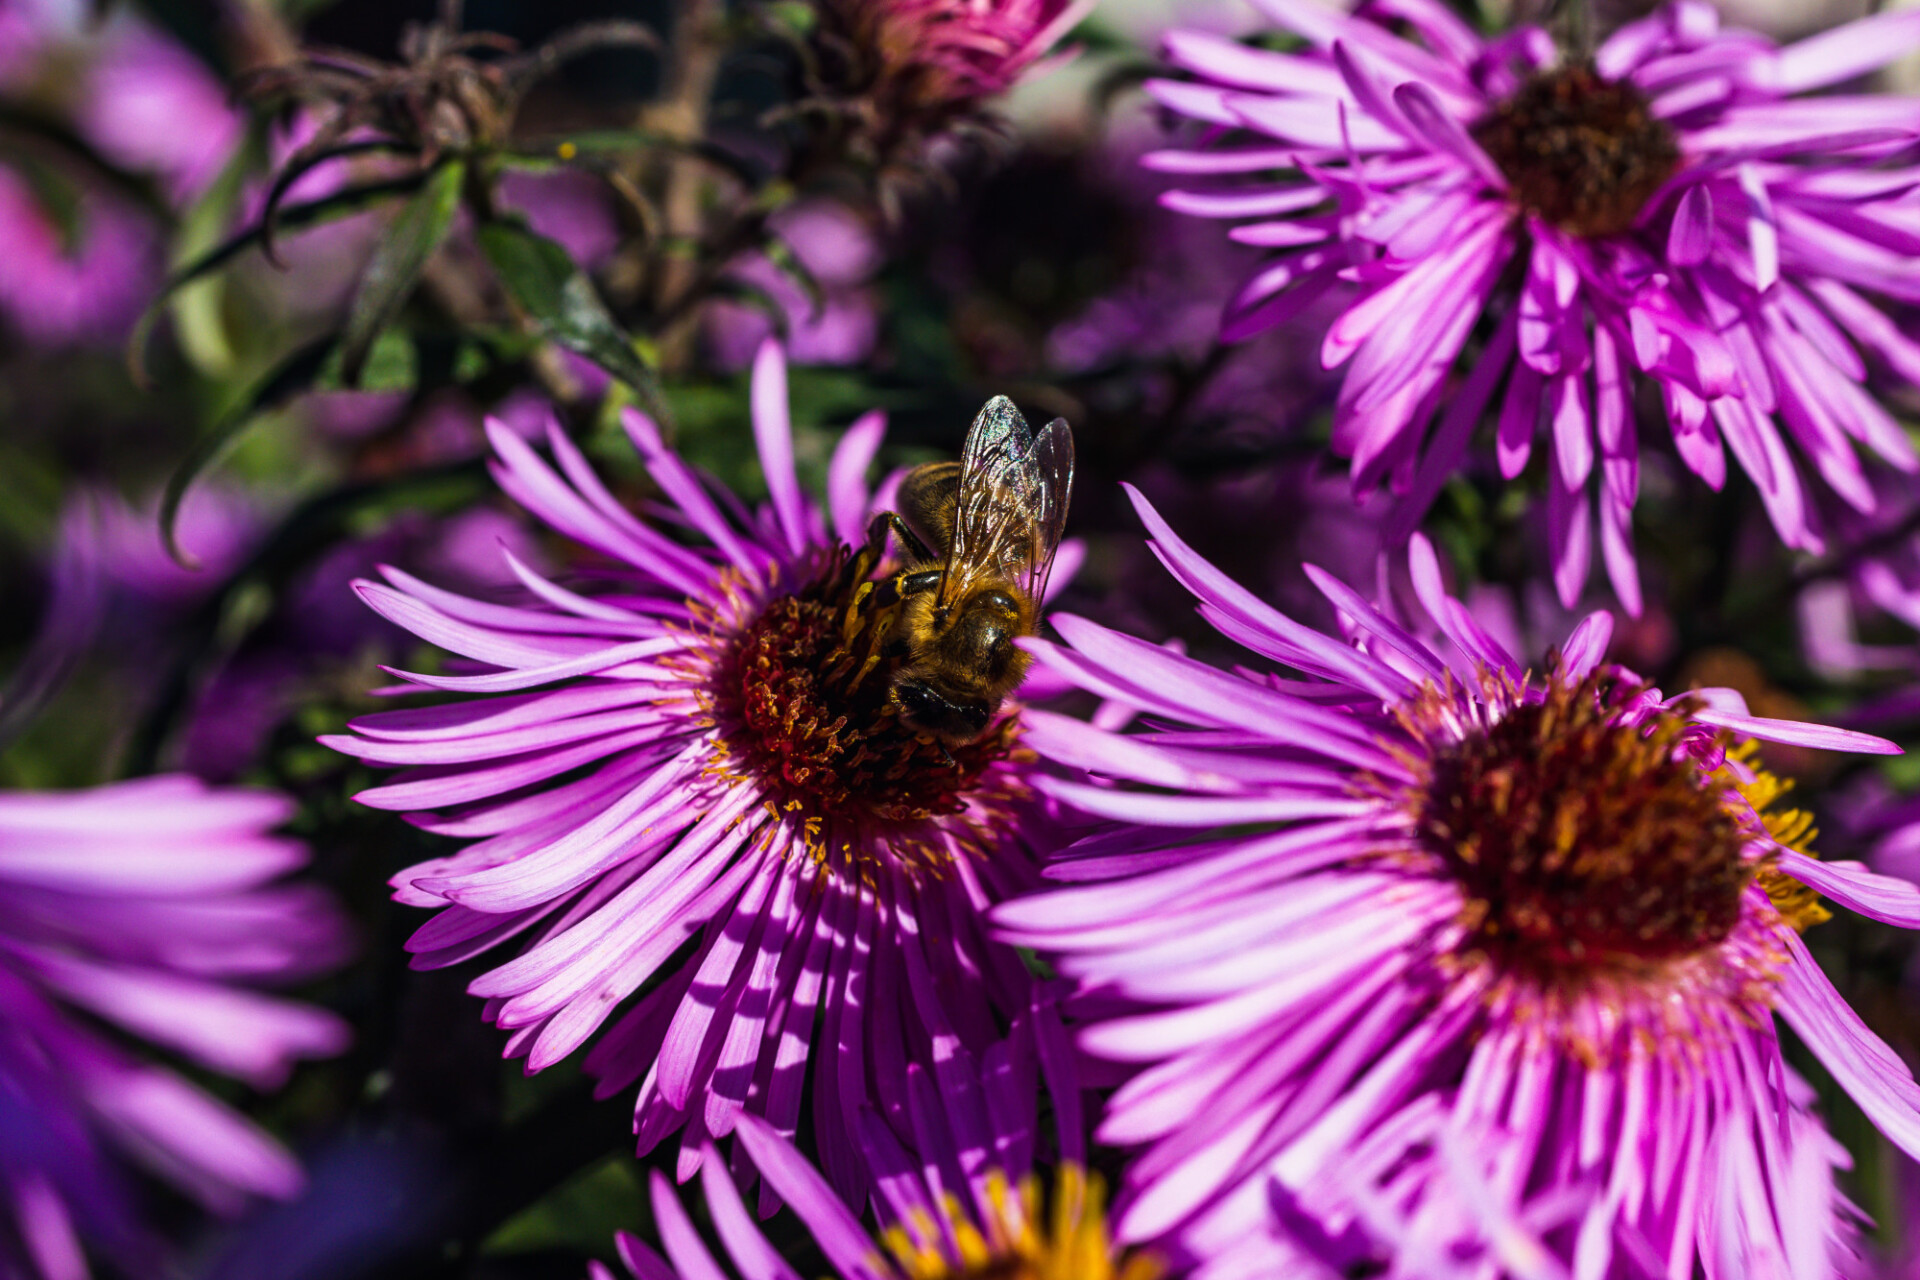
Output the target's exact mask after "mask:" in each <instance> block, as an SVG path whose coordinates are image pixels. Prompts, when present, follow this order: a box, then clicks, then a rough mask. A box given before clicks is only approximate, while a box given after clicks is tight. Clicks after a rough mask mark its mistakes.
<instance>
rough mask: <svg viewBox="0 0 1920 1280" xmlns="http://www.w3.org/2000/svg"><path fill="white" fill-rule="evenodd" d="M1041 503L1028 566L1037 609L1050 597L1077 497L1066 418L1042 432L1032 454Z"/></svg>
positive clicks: (1035, 480)
mask: <svg viewBox="0 0 1920 1280" xmlns="http://www.w3.org/2000/svg"><path fill="white" fill-rule="evenodd" d="M1030 456H1031V458H1032V462H1033V465H1032V468H1031V470H1030V473H1029V474H1030V475H1031V477H1032V479H1033V482H1034V485H1035V488H1036V492H1037V496H1038V499H1039V501H1038V503H1037V504H1036V510H1035V512H1034V518H1033V527H1034V536H1035V545H1034V551H1033V556H1032V559H1031V560H1030V561H1029V562H1028V564H1027V593H1028V594H1029V595H1031V596H1032V597H1033V602H1034V605H1035V606H1036V607H1037V606H1038V605H1039V604H1040V602H1041V601H1042V600H1043V599H1044V598H1045V597H1046V594H1047V576H1048V575H1049V574H1051V573H1052V572H1053V554H1054V552H1056V551H1058V550H1059V549H1060V535H1061V533H1062V532H1063V531H1064V530H1065V529H1066V527H1067V502H1068V500H1069V499H1071V498H1072V497H1073V431H1072V429H1071V428H1069V427H1068V426H1067V420H1066V419H1065V418H1055V419H1054V420H1053V421H1052V422H1049V423H1048V424H1047V425H1046V426H1044V427H1042V428H1041V429H1040V434H1039V435H1038V436H1037V437H1035V439H1034V442H1033V450H1032V453H1031V455H1030Z"/></svg>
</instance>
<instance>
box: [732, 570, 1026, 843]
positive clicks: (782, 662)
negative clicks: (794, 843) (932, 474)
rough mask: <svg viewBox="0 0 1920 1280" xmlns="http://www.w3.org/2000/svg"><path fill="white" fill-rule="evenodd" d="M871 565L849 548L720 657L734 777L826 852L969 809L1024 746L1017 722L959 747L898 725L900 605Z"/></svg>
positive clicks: (775, 604) (1008, 720) (762, 615)
mask: <svg viewBox="0 0 1920 1280" xmlns="http://www.w3.org/2000/svg"><path fill="white" fill-rule="evenodd" d="M873 567H874V565H873V559H872V556H871V554H870V553H869V552H866V551H862V552H860V553H859V554H857V555H853V556H849V555H848V553H847V552H846V550H845V549H844V548H842V549H841V550H839V551H837V552H836V553H834V555H833V557H832V558H831V560H830V561H829V562H828V565H827V568H826V570H825V572H823V573H822V574H821V576H820V577H819V578H818V579H817V580H815V581H814V582H813V583H812V584H811V585H809V586H807V587H804V588H802V589H801V590H799V591H797V592H794V593H792V594H790V595H782V596H776V597H774V598H773V599H772V600H770V601H768V602H767V604H766V605H765V606H764V607H763V608H762V609H761V610H760V612H759V613H758V615H757V616H755V617H754V618H753V619H752V620H751V621H750V622H748V623H747V625H746V626H745V627H744V628H742V629H741V630H739V631H738V632H737V633H736V635H735V636H734V637H733V638H732V639H731V641H730V642H729V643H728V644H727V645H726V647H725V648H724V649H723V650H722V653H721V655H720V658H719V660H718V661H717V662H716V663H715V666H714V669H713V673H712V675H711V677H710V679H709V681H708V684H707V689H706V695H705V696H706V699H707V702H708V705H709V708H710V711H711V714H712V715H713V717H714V720H715V723H716V724H718V725H719V726H720V728H721V741H722V745H723V747H724V750H725V753H726V757H727V758H726V761H725V764H724V765H723V766H722V772H724V773H726V774H728V775H729V776H735V777H740V778H742V779H743V780H751V781H752V782H753V783H754V784H755V785H758V786H760V787H761V788H763V789H764V790H765V791H766V792H767V793H768V799H769V802H770V803H771V805H772V806H773V807H774V808H775V809H777V810H779V811H780V812H781V813H783V814H790V815H793V816H794V817H797V818H798V820H799V823H800V825H801V826H802V827H803V828H804V830H805V831H806V833H807V841H808V845H809V847H810V848H811V849H812V851H813V852H814V853H815V854H816V856H820V855H823V854H824V853H825V851H826V850H828V849H829V848H834V847H838V848H853V847H857V846H858V844H859V839H858V837H859V836H861V835H862V834H870V833H871V830H872V828H873V826H874V825H875V824H899V823H910V822H916V821H919V820H922V819H925V818H929V817H933V816H935V815H939V814H954V813H959V812H961V811H962V810H964V809H966V808H968V806H969V804H970V803H973V802H975V801H978V800H980V799H982V797H980V796H978V795H977V794H975V791H976V784H978V783H979V782H980V781H981V775H982V774H983V773H984V772H985V771H986V769H987V767H988V766H989V765H991V764H993V763H994V762H996V761H999V760H1004V759H1006V758H1007V757H1008V755H1009V754H1010V753H1011V751H1012V747H1013V742H1014V739H1015V738H1016V737H1017V736H1018V725H1017V721H1016V720H1015V719H1014V718H1013V717H1011V716H1008V717H1004V718H1002V719H1001V720H1000V721H999V723H997V724H995V725H994V726H992V727H991V728H989V729H988V730H987V732H986V733H985V734H984V735H982V736H981V738H980V739H979V740H978V741H975V742H970V743H967V744H966V745H964V746H959V747H954V748H952V749H951V750H949V749H947V748H945V747H943V746H941V745H940V744H939V743H938V742H935V741H933V740H932V739H930V738H927V737H924V736H922V735H920V734H917V733H915V732H914V731H913V730H911V729H909V728H907V727H906V726H904V725H902V724H901V723H900V720H899V717H898V715H897V713H896V711H895V708H894V706H893V704H892V700H891V698H890V694H891V691H892V678H893V663H892V662H891V661H890V660H889V659H887V658H885V657H884V656H882V653H881V642H882V641H883V640H885V639H886V635H887V630H888V628H889V626H890V625H891V623H892V621H893V614H894V612H895V608H896V606H894V605H892V604H885V605H883V604H881V603H879V602H878V596H879V594H880V593H877V592H876V591H875V590H874V587H875V584H874V583H873V582H872V581H870V575H871V572H872V569H873Z"/></svg>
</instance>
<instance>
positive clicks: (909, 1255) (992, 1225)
mask: <svg viewBox="0 0 1920 1280" xmlns="http://www.w3.org/2000/svg"><path fill="white" fill-rule="evenodd" d="M986 1198H987V1218H986V1221H985V1222H984V1223H976V1222H975V1221H974V1220H973V1219H972V1217H971V1216H969V1215H968V1213H967V1211H966V1209H965V1208H964V1207H963V1206H962V1205H961V1204H960V1202H959V1201H958V1200H957V1199H956V1198H955V1197H954V1196H953V1195H951V1194H949V1195H947V1196H945V1197H943V1201H942V1203H941V1205H940V1214H941V1219H942V1220H941V1221H939V1222H935V1221H933V1220H932V1219H931V1218H930V1217H929V1215H927V1214H926V1213H925V1212H923V1211H919V1212H916V1213H915V1214H914V1215H913V1218H912V1220H911V1222H910V1224H909V1226H910V1227H911V1229H910V1230H909V1229H908V1227H902V1226H893V1227H889V1228H887V1230H886V1231H885V1232H884V1233H883V1234H882V1235H881V1242H882V1243H883V1244H884V1245H885V1246H886V1249H887V1252H888V1253H890V1254H891V1255H892V1256H893V1260H894V1262H895V1264H896V1266H897V1270H898V1271H899V1273H900V1274H901V1275H902V1276H904V1277H905V1278H906V1280H1159V1277H1160V1276H1161V1275H1162V1273H1163V1271H1164V1268H1163V1267H1162V1266H1161V1264H1160V1262H1159V1260H1158V1259H1157V1258H1155V1257H1154V1256H1153V1255H1151V1254H1148V1253H1144V1252H1141V1251H1139V1250H1123V1251H1116V1249H1115V1248H1114V1244H1113V1240H1112V1238H1111V1236H1110V1235H1109V1234H1108V1232H1107V1214H1106V1187H1105V1184H1104V1182H1103V1181H1102V1180H1101V1178H1100V1176H1099V1175H1098V1174H1093V1175H1089V1174H1088V1173H1087V1171H1086V1170H1084V1169H1082V1168H1081V1167H1080V1166H1079V1165H1077V1164H1064V1165H1061V1166H1060V1169H1059V1172H1058V1173H1057V1174H1056V1175H1055V1180H1054V1190H1053V1205H1052V1212H1051V1214H1043V1211H1042V1205H1041V1200H1042V1196H1041V1188H1040V1181H1039V1179H1038V1178H1036V1177H1034V1176H1033V1175H1032V1174H1028V1175H1027V1176H1026V1177H1024V1178H1022V1179H1021V1180H1020V1185H1019V1190H1018V1193H1017V1194H1016V1193H1015V1191H1014V1189H1013V1188H1012V1187H1011V1186H1010V1185H1009V1184H1008V1182H1007V1179H1006V1176H1005V1175H1004V1174H1002V1173H1001V1172H999V1171H998V1170H995V1171H993V1172H991V1173H989V1174H988V1175H987V1185H986Z"/></svg>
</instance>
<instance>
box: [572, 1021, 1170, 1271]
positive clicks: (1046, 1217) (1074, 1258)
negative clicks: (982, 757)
mask: <svg viewBox="0 0 1920 1280" xmlns="http://www.w3.org/2000/svg"><path fill="white" fill-rule="evenodd" d="M1036 1067H1037V1068H1038V1069H1039V1070H1038V1071H1036ZM1037 1076H1040V1077H1044V1079H1045V1083H1046V1090H1047V1093H1048V1094H1049V1095H1050V1096H1051V1097H1052V1099H1053V1105H1054V1119H1055V1122H1056V1124H1057V1126H1058V1138H1059V1140H1058V1143H1057V1144H1056V1145H1055V1147H1054V1150H1053V1151H1051V1152H1048V1151H1046V1150H1045V1148H1046V1146H1047V1145H1048V1144H1046V1143H1044V1142H1037V1141H1036V1135H1037V1132H1038V1124H1037V1115H1036V1106H1035V1102H1036V1099H1037V1098H1038V1096H1039V1092H1040V1080H1039V1079H1037V1078H1036V1077H1037ZM906 1086H907V1093H908V1096H909V1099H910V1102H911V1107H912V1129H911V1131H910V1133H909V1134H908V1135H907V1136H908V1143H907V1145H905V1146H903V1145H902V1144H901V1142H900V1141H899V1140H898V1139H896V1137H895V1136H894V1134H893V1132H891V1131H890V1130H889V1128H888V1127H887V1126H886V1125H885V1124H883V1123H881V1122H880V1121H879V1118H878V1117H877V1116H875V1115H874V1114H873V1113H872V1112H871V1111H864V1112H862V1114H861V1117H860V1134H861V1140H862V1142H863V1143H865V1144H866V1145H867V1158H868V1161H869V1162H870V1164H871V1165H872V1167H873V1168H874V1169H875V1170H876V1171H878V1177H879V1194H878V1195H877V1196H876V1198H875V1210H876V1212H877V1214H878V1216H879V1218H880V1223H881V1231H880V1234H879V1239H878V1240H876V1239H875V1238H874V1237H873V1236H871V1235H869V1234H868V1233H867V1231H866V1229H865V1228H863V1227H862V1226H861V1225H860V1208H861V1206H860V1205H859V1204H857V1203H856V1204H850V1203H849V1202H847V1201H846V1200H844V1199H843V1198H842V1197H840V1196H839V1195H837V1194H836V1193H835V1192H834V1190H833V1189H832V1188H831V1187H829V1186H828V1185H827V1183H826V1181H825V1180H824V1179H823V1178H821V1176H820V1175H819V1173H818V1172H816V1171H815V1170H814V1168H813V1166H811V1165H809V1164H808V1163H807V1162H806V1160H805V1159H804V1158H803V1157H802V1156H801V1155H800V1153H799V1152H798V1151H795V1150H794V1149H793V1147H792V1146H791V1145H790V1144H789V1143H788V1142H787V1141H786V1140H785V1139H784V1138H782V1137H781V1136H780V1135H778V1134H776V1133H774V1132H773V1131H772V1130H771V1129H769V1128H768V1127H767V1126H766V1125H765V1124H764V1123H762V1122H760V1121H758V1120H755V1119H754V1118H753V1117H751V1116H748V1117H744V1118H743V1119H742V1120H741V1122H740V1135H741V1143H742V1145H743V1146H744V1147H745V1149H746V1152H747V1154H748V1156H749V1157H750V1158H751V1159H752V1161H753V1163H754V1165H755V1166H756V1167H757V1168H758V1169H759V1170H760V1172H761V1173H762V1174H763V1175H765V1177H766V1179H767V1182H768V1183H769V1184H770V1185H771V1186H772V1187H773V1189H774V1190H775V1191H776V1192H778V1193H779V1195H780V1196H781V1198H782V1199H784V1200H785V1201H786V1202H787V1203H788V1204H790V1205H792V1206H793V1209H794V1211H795V1212H796V1213H797V1214H799V1216H800V1218H801V1220H802V1221H803V1222H805V1223H806V1224H807V1228H808V1230H809V1231H810V1232H811V1233H812V1235H813V1238H814V1240H815V1241H817V1242H818V1243H819V1245H820V1249H821V1251H822V1252H823V1253H825V1254H826V1256H827V1260H828V1262H829V1263H831V1264H832V1266H833V1269H834V1273H835V1275H836V1276H839V1277H843V1278H844V1280H963V1278H971V1277H986V1276H1004V1277H1008V1278H1009V1280H1155V1277H1157V1276H1159V1275H1160V1273H1161V1268H1160V1265H1159V1263H1158V1262H1157V1260H1155V1259H1154V1258H1153V1257H1152V1256H1150V1255H1148V1254H1145V1253H1142V1252H1139V1251H1128V1250H1124V1249H1119V1248H1116V1247H1115V1246H1114V1245H1113V1243H1112V1240H1111V1238H1110V1236H1109V1234H1108V1232H1107V1222H1106V1203H1105V1188H1104V1184H1103V1182H1102V1180H1101V1178H1100V1175H1099V1174H1097V1173H1096V1174H1091V1175H1090V1174H1089V1173H1088V1172H1087V1169H1086V1153H1085V1138H1084V1135H1083V1134H1082V1132H1081V1124H1082V1115H1083V1112H1082V1109H1081V1100H1080V1084H1079V1077H1078V1074H1077V1072H1076V1071H1075V1069H1074V1065H1073V1055H1072V1052H1071V1051H1070V1050H1069V1049H1068V1047H1067V1044H1066V1039H1065V1036H1064V1034H1063V1033H1062V1032H1061V1030H1060V1026H1059V1023H1058V1021H1057V1019H1056V1017H1055V1015H1054V1013H1053V1010H1052V1008H1051V1007H1050V1006H1046V1005H1038V1006H1036V1008H1035V1009H1034V1010H1033V1011H1032V1013H1031V1014H1029V1015H1025V1016H1023V1017H1022V1018H1020V1019H1019V1020H1018V1021H1016V1023H1015V1025H1014V1028H1013V1032H1012V1034H1011V1035H1010V1036H1009V1037H1008V1038H1007V1039H1006V1040H1004V1041H1001V1042H999V1043H996V1044H994V1045H992V1046H991V1047H990V1048H988V1050H987V1051H986V1053H985V1054H983V1055H982V1056H981V1058H980V1059H979V1062H978V1064H977V1065H976V1062H975V1060H974V1058H973V1056H972V1055H971V1054H968V1053H965V1052H962V1053H959V1054H956V1055H955V1056H954V1057H953V1058H950V1059H948V1060H946V1061H945V1062H943V1063H941V1064H940V1065H939V1066H938V1067H937V1068H936V1069H935V1070H934V1071H933V1072H931V1073H929V1072H928V1071H926V1070H925V1069H923V1068H922V1067H920V1066H919V1065H917V1064H916V1065H914V1066H911V1067H909V1068H907V1080H906ZM1036 1146H1039V1147H1040V1148H1041V1151H1040V1152H1039V1153H1036V1150H1035V1148H1036ZM1036 1154H1038V1157H1039V1158H1038V1159H1036ZM1046 1163H1052V1164H1054V1165H1055V1166H1056V1176H1055V1180H1054V1184H1053V1187H1052V1194H1051V1196H1048V1194H1047V1189H1046V1188H1045V1187H1043V1186H1042V1183H1041V1178H1040V1175H1039V1173H1038V1172H1037V1171H1036V1167H1037V1166H1039V1165H1042V1164H1046ZM702 1182H703V1184H704V1190H705V1191H706V1198H707V1208H708V1211H709V1213H710V1214H711V1216H712V1219H713V1223H714V1226H715V1227H716V1229H717V1230H718V1232H719V1234H720V1240H721V1243H722V1245H723V1246H724V1247H725V1249H726V1252H727V1255H728V1256H729V1257H730V1258H732V1260H733V1264H734V1267H735V1268H736V1269H737V1270H738V1272H739V1274H740V1276H741V1277H742V1280H783V1278H785V1277H790V1276H791V1275H792V1274H793V1272H792V1271H791V1270H790V1269H789V1267H788V1266H787V1264H786V1263H784V1262H783V1261H781V1260H780V1258H779V1255H778V1254H777V1253H776V1252H775V1251H774V1249H773V1247H772V1246H771V1245H770V1244H769V1243H768V1242H767V1240H766V1238H765V1237H764V1236H763V1235H761V1234H760V1231H759V1229H758V1228H757V1227H755V1226H754V1224H753V1219H752V1217H751V1216H750V1215H749V1214H748V1213H747V1210H746V1206H745V1205H744V1204H743V1203H742V1202H741V1199H740V1193H739V1191H738V1190H736V1189H735V1187H734V1185H733V1180H732V1178H731V1177H729V1176H728V1174H727V1172H726V1170H725V1169H724V1168H723V1167H722V1165H721V1162H720V1161H718V1160H708V1161H707V1162H706V1163H705V1165H704V1166H703V1169H702ZM651 1190H652V1200H653V1216H654V1221H655V1223H656V1224H657V1227H658V1230H659V1233H660V1240H661V1243H662V1244H663V1245H664V1246H665V1248H666V1253H667V1256H666V1258H664V1259H663V1258H662V1257H660V1255H659V1254H657V1253H655V1252H654V1251H653V1250H652V1249H651V1248H649V1247H648V1246H647V1245H645V1244H643V1243H642V1242H641V1241H640V1240H638V1239H636V1238H635V1237H633V1236H631V1235H629V1234H627V1233H626V1232H624V1231H623V1232H620V1233H619V1234H618V1236H617V1238H616V1245H617V1248H618V1250H619V1253H620V1257H621V1260H622V1261H624V1262H625V1263H626V1264H627V1267H628V1269H629V1270H630V1271H631V1272H632V1273H633V1275H634V1276H635V1277H636V1280H653V1278H654V1277H661V1276H670V1275H679V1276H707V1277H721V1276H725V1275H726V1274H727V1272H726V1271H725V1270H724V1269H722V1268H721V1267H720V1265H719V1264H718V1263H717V1262H715V1261H714V1258H713V1255H712V1254H711V1253H710V1252H709V1251H708V1248H707V1246H706V1244H705V1242H703V1241H702V1240H701V1238H700V1235H699V1232H698V1231H697V1230H696V1229H695V1227H694V1225H693V1222H692V1220H691V1219H690V1218H689V1217H688V1215H687V1212H686V1210H685V1209H684V1208H682V1207H681V1204H680V1201H679V1198H678V1197H677V1196H675V1195H674V1193H673V1188H672V1187H671V1186H670V1185H669V1184H668V1183H667V1181H666V1179H665V1178H663V1177H661V1176H660V1174H658V1173H655V1174H654V1175H653V1177H652V1181H651ZM1049 1200H1050V1201H1051V1203H1048V1201H1049ZM591 1275H592V1277H593V1280H613V1272H612V1271H610V1270H609V1269H607V1268H606V1267H603V1266H601V1265H600V1264H598V1263H595V1264H593V1268H592V1271H591Z"/></svg>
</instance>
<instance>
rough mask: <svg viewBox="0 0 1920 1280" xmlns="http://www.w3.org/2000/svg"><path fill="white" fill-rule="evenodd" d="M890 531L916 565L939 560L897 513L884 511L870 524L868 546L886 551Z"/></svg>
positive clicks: (868, 527)
mask: <svg viewBox="0 0 1920 1280" xmlns="http://www.w3.org/2000/svg"><path fill="white" fill-rule="evenodd" d="M889 530H891V531H892V532H893V536H894V537H896V538H898V539H900V549H901V550H902V551H904V552H906V554H907V558H908V559H910V560H912V561H914V562H915V563H918V564H925V563H926V562H927V561H929V560H936V559H938V558H939V557H938V556H936V555H934V554H933V550H932V548H930V547H928V546H927V544H926V543H924V542H922V541H920V536H919V535H918V534H916V533H915V532H914V531H913V530H911V529H909V528H907V522H906V521H905V520H902V519H901V518H900V513H899V512H897V511H882V512H880V513H878V514H877V515H875V516H874V517H873V519H872V520H871V521H869V522H868V524H867V545H868V546H869V547H873V548H874V549H875V550H876V552H878V551H884V550H885V549H886V545H887V533H888V531H889Z"/></svg>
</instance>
